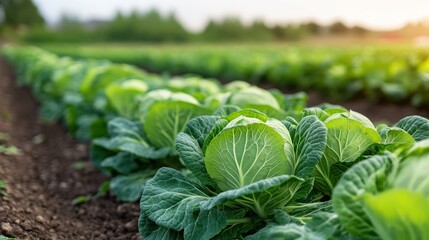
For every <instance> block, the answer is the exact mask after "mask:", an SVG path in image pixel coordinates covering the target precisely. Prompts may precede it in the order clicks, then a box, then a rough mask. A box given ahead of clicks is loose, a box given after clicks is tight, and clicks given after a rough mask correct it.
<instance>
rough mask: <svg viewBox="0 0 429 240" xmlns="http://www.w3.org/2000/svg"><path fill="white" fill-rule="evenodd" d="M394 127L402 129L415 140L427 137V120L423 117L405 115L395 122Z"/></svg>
mask: <svg viewBox="0 0 429 240" xmlns="http://www.w3.org/2000/svg"><path fill="white" fill-rule="evenodd" d="M396 127H398V128H402V129H404V130H405V131H406V132H407V133H409V134H410V135H411V136H413V138H414V139H415V140H416V141H420V140H424V139H427V138H429V120H428V119H426V118H424V117H420V116H408V117H405V118H403V119H401V120H400V121H399V122H398V123H397V124H396Z"/></svg>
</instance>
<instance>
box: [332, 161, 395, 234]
mask: <svg viewBox="0 0 429 240" xmlns="http://www.w3.org/2000/svg"><path fill="white" fill-rule="evenodd" d="M395 158H396V157H395V156H394V155H380V156H373V157H371V158H369V159H368V160H365V161H362V162H360V163H358V164H356V165H354V166H353V167H352V168H351V169H350V170H348V171H347V172H346V173H345V174H344V175H343V176H342V178H341V180H340V181H339V182H338V184H337V186H336V188H335V189H334V192H333V195H332V205H333V207H334V210H335V212H336V213H337V214H338V216H339V219H340V221H341V224H342V225H343V226H344V228H345V229H346V230H347V231H348V232H350V233H351V234H353V235H355V236H357V237H360V238H363V239H374V240H375V239H378V237H377V233H376V230H375V229H374V227H373V225H372V223H371V221H370V219H369V218H368V216H367V215H366V214H365V212H364V208H363V205H362V201H361V199H362V197H363V194H365V193H373V194H375V193H378V192H380V191H382V190H384V189H385V188H386V187H387V185H388V173H389V172H390V169H391V162H393V161H395Z"/></svg>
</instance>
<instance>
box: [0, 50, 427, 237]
mask: <svg viewBox="0 0 429 240" xmlns="http://www.w3.org/2000/svg"><path fill="white" fill-rule="evenodd" d="M14 78H15V76H14V73H13V71H12V70H11V67H10V66H9V65H8V64H7V63H6V62H5V61H4V60H3V59H0V132H1V133H7V134H8V135H9V137H10V139H9V140H8V144H13V145H15V146H16V147H18V148H19V149H20V150H21V155H18V156H6V155H0V180H4V181H5V182H6V183H7V186H8V187H7V193H8V195H7V196H0V235H5V236H10V237H16V238H17V239H140V237H139V234H138V230H137V219H138V215H139V206H138V204H137V203H121V202H119V201H117V200H116V199H115V198H114V197H113V196H107V197H102V198H98V199H94V200H91V201H89V202H87V203H84V204H81V205H77V206H76V205H72V200H73V199H74V198H76V197H77V196H82V195H95V194H96V193H97V190H98V187H99V186H100V184H101V183H102V182H104V181H105V180H107V179H106V178H105V177H104V176H102V175H101V174H100V173H99V172H98V171H97V170H96V169H94V168H93V167H92V165H91V163H90V162H89V159H88V145H87V144H85V143H79V142H76V141H75V140H73V139H72V138H71V137H69V136H68V135H67V133H66V131H65V129H64V128H63V127H62V126H61V125H60V124H55V125H46V124H41V123H39V121H38V118H37V107H38V104H37V101H36V100H35V99H34V98H33V97H32V94H31V91H30V89H28V88H20V87H18V86H16V82H15V79H14ZM323 102H331V103H334V104H340V105H343V106H345V107H346V108H349V109H352V110H355V111H358V112H360V113H363V114H364V115H366V116H368V117H369V118H370V119H371V120H372V121H375V122H380V121H387V122H390V123H394V122H397V121H398V120H399V119H401V118H402V117H405V116H407V115H413V114H419V115H422V116H425V117H428V116H429V111H425V110H422V109H416V108H413V107H410V106H407V105H394V104H380V103H378V104H374V103H369V102H367V101H365V99H362V100H353V101H347V102H338V101H333V100H331V99H327V98H325V97H323V96H322V95H320V94H318V93H316V92H310V105H316V104H320V103H323ZM77 162H78V163H80V165H82V166H83V167H79V168H77V167H73V166H75V165H74V164H75V163H77ZM82 163H83V164H82Z"/></svg>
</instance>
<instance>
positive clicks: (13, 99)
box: [0, 59, 140, 240]
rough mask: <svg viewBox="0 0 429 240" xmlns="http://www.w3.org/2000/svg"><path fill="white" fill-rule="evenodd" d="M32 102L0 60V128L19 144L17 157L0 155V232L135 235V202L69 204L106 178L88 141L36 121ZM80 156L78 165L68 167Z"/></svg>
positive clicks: (91, 192) (25, 236)
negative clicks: (2, 190)
mask: <svg viewBox="0 0 429 240" xmlns="http://www.w3.org/2000/svg"><path fill="white" fill-rule="evenodd" d="M37 107H38V106H37V102H36V101H35V99H34V98H33V97H32V94H31V91H30V90H29V89H26V88H19V87H17V86H16V83H15V79H14V74H13V72H12V71H11V68H10V66H8V64H6V63H5V61H4V60H2V59H0V132H1V133H7V134H8V135H9V140H8V143H7V144H13V145H15V146H16V147H18V148H19V149H21V155H19V156H6V155H1V154H0V180H4V181H5V182H6V183H7V193H8V196H1V195H0V235H5V236H10V237H16V238H17V239H127V240H128V239H139V238H140V237H139V234H138V230H137V219H138V215H139V206H138V204H137V203H133V204H129V203H121V202H119V201H117V200H116V199H115V198H114V197H110V196H108V197H103V198H99V199H96V200H92V201H89V202H87V203H84V204H82V205H77V206H74V205H72V200H73V199H74V198H75V197H77V196H81V195H95V194H96V193H97V190H98V187H99V185H100V184H101V183H102V182H103V181H105V180H106V178H105V177H104V176H102V175H101V174H100V173H99V172H98V171H97V170H95V169H94V168H93V167H92V165H91V163H90V162H89V160H88V145H87V144H83V143H78V142H76V141H74V140H73V139H71V138H70V137H69V136H67V133H66V131H65V130H64V128H62V126H60V125H59V124H56V125H44V124H40V123H39V122H38V119H37ZM36 136H38V137H36ZM35 137H36V138H35ZM43 139H44V141H40V140H43ZM37 140H38V141H37ZM37 142H41V143H39V144H37ZM82 161H83V163H84V167H83V168H82V169H81V168H75V167H72V165H73V164H74V163H76V162H82Z"/></svg>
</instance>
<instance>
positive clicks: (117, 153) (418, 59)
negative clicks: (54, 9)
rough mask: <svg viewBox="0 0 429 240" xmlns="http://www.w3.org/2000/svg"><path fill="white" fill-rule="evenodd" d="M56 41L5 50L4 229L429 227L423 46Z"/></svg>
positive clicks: (162, 234) (219, 235)
mask: <svg viewBox="0 0 429 240" xmlns="http://www.w3.org/2000/svg"><path fill="white" fill-rule="evenodd" d="M43 47H44V48H46V49H48V50H49V51H46V50H42V49H39V48H33V47H22V46H21V47H13V46H12V47H10V46H9V47H3V48H2V54H3V56H4V58H5V59H7V62H6V61H5V60H2V62H1V65H0V67H1V70H2V71H1V74H2V76H0V77H1V84H2V85H1V87H0V93H1V94H3V95H4V96H6V98H5V101H2V104H1V105H0V110H1V112H0V113H1V114H2V119H1V121H0V132H5V133H7V135H8V137H3V139H0V146H2V145H4V147H3V149H8V150H7V151H6V150H3V152H1V151H0V154H2V155H0V156H2V160H1V161H0V167H1V168H0V174H1V175H0V180H1V181H2V182H3V185H4V186H5V187H3V188H0V190H2V191H0V194H2V195H4V196H3V197H2V198H1V199H0V222H1V229H0V233H1V234H0V239H1V235H5V236H8V237H16V238H17V239H21V238H24V239H25V238H30V239H35V238H36V237H40V236H52V237H55V238H58V239H71V238H73V239H78V238H81V239H139V238H143V239H212V238H213V239H244V238H245V239H273V238H280V239H298V238H299V239H382V240H395V239H405V238H407V237H409V236H415V237H414V238H411V239H412V240H414V239H415V240H417V239H426V238H429V234H428V233H427V229H428V228H427V227H428V226H427V223H428V222H429V212H428V211H427V205H428V204H429V196H428V189H429V187H428V184H427V183H428V182H429V179H428V175H427V174H426V170H425V169H427V168H428V167H429V162H428V157H429V142H428V141H429V140H427V139H429V120H428V119H426V118H425V117H428V116H429V112H428V111H427V110H426V109H427V106H428V105H429V97H428V90H429V84H428V83H427V82H428V81H427V76H428V74H429V51H427V50H425V49H420V48H415V47H411V46H372V47H351V46H342V47H338V48H334V47H332V46H331V47H319V46H314V47H309V46H298V45H294V46H285V45H273V46H265V45H261V46H255V45H246V46H237V45H219V46H210V45H201V46H192V47H191V46H168V45H164V46H163V45H160V46H131V47H130V46H123V45H99V46H93V45H88V46H84V45H82V46H76V45H56V46H55V45H50V46H43ZM54 53H55V54H54ZM57 54H58V55H57ZM70 57H72V58H70ZM112 62H113V63H112ZM128 64H130V65H128ZM12 68H13V69H14V70H12ZM142 68H144V69H148V70H149V72H147V71H145V70H143V69H142ZM195 74H198V75H200V76H196V75H195ZM209 78H212V79H209ZM233 80H244V81H233ZM15 83H17V84H18V85H19V86H21V88H20V87H17V86H15ZM251 84H257V85H258V86H259V87H258V86H254V85H251ZM22 87H24V89H23V88H22ZM273 87H277V88H278V89H276V88H273ZM301 91H306V92H301ZM30 95H32V96H34V98H33V97H31V96H30ZM23 102H25V103H26V104H23ZM36 102H38V104H39V106H37V105H38V104H37V103H36ZM326 102H330V103H334V104H327V103H326ZM413 105H414V106H413ZM416 107H420V109H418V108H416ZM36 108H38V117H37V116H36ZM417 114H418V115H421V116H417ZM65 129H66V130H67V133H66V132H65ZM4 136H6V135H4ZM13 147H15V148H13ZM0 149H2V148H0ZM14 149H15V150H14ZM3 157H4V158H3ZM3 159H4V160H3ZM26 168H29V169H30V170H28V171H26ZM24 175H25V176H26V177H23V176H24ZM0 186H1V185H0ZM27 196H35V197H32V198H28V197H27ZM33 198H34V199H33ZM138 203H140V209H139V206H138ZM409 203H412V205H410V204H409ZM392 209H398V211H391V210H392ZM356 216H359V217H356ZM404 223H407V224H404ZM76 229H80V230H79V231H76Z"/></svg>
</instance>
